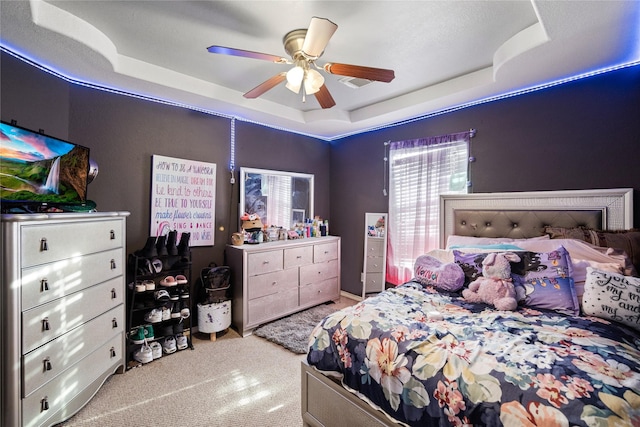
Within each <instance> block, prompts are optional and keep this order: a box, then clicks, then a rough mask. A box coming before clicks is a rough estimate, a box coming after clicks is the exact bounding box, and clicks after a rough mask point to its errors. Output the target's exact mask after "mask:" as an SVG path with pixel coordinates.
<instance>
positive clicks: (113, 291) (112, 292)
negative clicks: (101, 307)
mask: <svg viewBox="0 0 640 427" xmlns="http://www.w3.org/2000/svg"><path fill="white" fill-rule="evenodd" d="M116 298H118V295H117V294H116V288H112V289H111V299H116Z"/></svg>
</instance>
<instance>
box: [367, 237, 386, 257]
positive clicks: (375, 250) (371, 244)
mask: <svg viewBox="0 0 640 427" xmlns="http://www.w3.org/2000/svg"><path fill="white" fill-rule="evenodd" d="M384 242H385V241H384V240H383V239H376V238H373V237H368V238H367V256H382V255H383V253H384Z"/></svg>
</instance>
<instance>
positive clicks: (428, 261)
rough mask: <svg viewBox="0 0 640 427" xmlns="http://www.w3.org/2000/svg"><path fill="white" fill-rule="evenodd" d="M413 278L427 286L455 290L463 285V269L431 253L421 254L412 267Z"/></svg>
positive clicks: (449, 290)
mask: <svg viewBox="0 0 640 427" xmlns="http://www.w3.org/2000/svg"><path fill="white" fill-rule="evenodd" d="M413 270H414V273H415V279H416V280H417V281H418V282H420V283H422V284H423V285H427V286H434V287H435V288H437V289H439V290H443V291H448V292H456V291H458V290H459V289H460V288H462V286H463V285H464V271H462V268H460V266H459V265H458V264H456V263H454V262H450V263H443V262H442V261H440V260H439V259H437V258H435V257H432V256H431V255H421V256H419V257H418V258H417V259H416V262H415V264H414V267H413Z"/></svg>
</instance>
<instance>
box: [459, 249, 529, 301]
mask: <svg viewBox="0 0 640 427" xmlns="http://www.w3.org/2000/svg"><path fill="white" fill-rule="evenodd" d="M518 261H520V257H519V256H518V255H516V254H514V253H513V252H500V253H496V252H492V253H490V254H489V255H487V257H486V258H485V259H484V260H483V261H482V277H479V278H478V279H476V280H474V281H473V282H471V283H470V284H469V288H468V289H465V290H463V291H462V296H463V297H464V299H466V300H467V301H469V302H483V303H486V304H491V305H493V306H494V307H495V308H497V309H498V310H515V309H516V307H517V306H518V301H517V299H516V291H515V287H514V286H513V282H512V280H511V264H509V262H518Z"/></svg>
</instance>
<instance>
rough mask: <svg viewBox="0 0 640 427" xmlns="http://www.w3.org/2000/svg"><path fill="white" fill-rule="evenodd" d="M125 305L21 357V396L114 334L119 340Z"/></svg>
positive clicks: (84, 355)
mask: <svg viewBox="0 0 640 427" xmlns="http://www.w3.org/2000/svg"><path fill="white" fill-rule="evenodd" d="M124 319H125V317H124V304H121V305H119V306H117V307H116V308H114V309H113V310H110V311H108V312H106V313H104V314H102V315H100V316H98V317H96V318H95V319H93V320H91V321H89V322H87V323H85V324H84V325H82V326H80V327H77V328H75V329H73V330H71V331H70V332H67V333H66V334H64V335H62V336H60V337H58V338H56V339H55V340H53V341H51V342H49V343H47V344H45V345H43V346H41V347H39V348H37V349H35V350H33V351H32V352H30V353H29V354H27V355H25V356H24V357H23V364H22V366H23V371H22V374H23V379H22V381H23V382H22V384H23V387H22V393H23V396H22V397H27V396H28V395H29V394H31V393H32V392H33V391H35V390H36V389H38V387H41V386H42V385H43V384H45V383H46V382H48V381H50V380H52V379H53V378H55V377H56V376H58V374H60V373H61V372H63V371H65V370H66V369H67V368H69V367H70V366H71V365H73V364H75V363H76V362H79V361H80V360H81V359H83V358H84V357H86V356H87V355H89V354H90V353H91V352H92V351H94V350H95V349H96V348H98V347H100V346H101V345H102V344H103V343H104V341H105V340H107V339H110V338H111V337H113V336H114V335H119V337H120V339H122V333H123V332H124V323H125V322H124Z"/></svg>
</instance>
